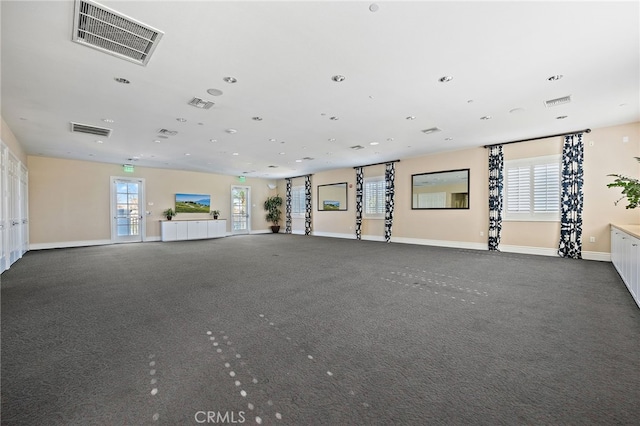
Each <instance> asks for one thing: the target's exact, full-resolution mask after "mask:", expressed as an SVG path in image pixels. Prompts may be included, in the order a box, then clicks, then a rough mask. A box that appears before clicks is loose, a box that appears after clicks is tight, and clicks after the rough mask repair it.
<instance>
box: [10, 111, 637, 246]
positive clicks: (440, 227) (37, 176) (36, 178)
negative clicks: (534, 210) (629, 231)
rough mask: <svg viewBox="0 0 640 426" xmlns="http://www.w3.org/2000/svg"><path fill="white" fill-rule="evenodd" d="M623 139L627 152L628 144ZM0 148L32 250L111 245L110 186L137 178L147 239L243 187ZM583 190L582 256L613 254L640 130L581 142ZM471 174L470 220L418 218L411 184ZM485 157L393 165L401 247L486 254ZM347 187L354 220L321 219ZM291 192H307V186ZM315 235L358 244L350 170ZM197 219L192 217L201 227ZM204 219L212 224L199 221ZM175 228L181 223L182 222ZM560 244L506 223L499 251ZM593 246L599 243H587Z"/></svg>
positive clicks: (378, 234)
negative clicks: (12, 168)
mask: <svg viewBox="0 0 640 426" xmlns="http://www.w3.org/2000/svg"><path fill="white" fill-rule="evenodd" d="M625 138H626V140H627V141H626V142H625V141H624V140H625ZM2 139H3V141H4V142H5V143H6V144H7V145H8V146H9V148H10V149H11V150H12V152H13V153H14V154H15V155H17V156H19V157H20V156H22V157H23V158H21V161H23V162H24V163H25V164H27V165H28V168H29V216H30V217H29V220H30V242H31V243H32V244H46V243H61V242H67V241H71V242H73V241H91V240H109V239H110V211H109V209H110V192H109V182H110V177H111V176H123V177H130V176H134V177H140V178H144V179H145V181H146V195H147V197H146V201H147V203H153V205H152V206H151V205H147V210H150V211H151V212H152V214H151V216H148V217H147V220H148V222H147V223H148V227H147V232H146V236H147V237H148V238H151V239H153V238H157V237H159V235H160V229H159V220H160V219H162V216H161V212H162V210H164V209H166V208H168V207H171V206H173V204H174V197H175V193H177V192H189V193H202V194H211V197H212V208H213V209H218V210H221V211H222V217H223V218H228V217H229V210H230V195H229V193H230V187H231V186H232V185H234V184H237V185H243V184H240V183H239V182H238V181H237V178H236V177H235V176H224V175H217V174H207V173H196V172H185V171H177V170H166V169H153V168H144V167H136V172H135V173H133V174H125V173H124V172H123V171H122V168H121V166H119V165H111V164H102V163H94V162H85V161H73V160H61V159H54V158H45V157H37V156H28V157H26V156H24V150H23V149H22V147H21V146H20V144H19V142H18V141H17V140H16V138H15V136H14V135H13V133H12V132H11V130H10V129H9V128H8V127H7V126H6V123H4V121H3V122H2ZM584 142H585V160H584V161H585V162H584V170H585V179H584V182H585V186H584V215H583V250H584V251H589V252H601V253H608V252H609V251H610V245H609V224H610V223H619V224H640V214H639V212H638V211H637V209H636V210H627V209H625V208H624V202H622V203H620V204H618V205H617V206H616V205H614V202H615V201H616V200H617V199H618V198H619V197H620V190H619V189H618V188H611V189H610V188H607V187H606V185H607V183H610V182H611V181H612V180H613V178H611V177H609V176H607V175H608V174H610V173H619V174H626V175H630V176H640V164H639V163H638V162H636V161H635V159H634V158H633V157H637V156H640V123H632V124H626V125H621V126H613V127H607V128H601V129H594V130H593V131H592V132H591V133H589V134H585V135H584ZM561 147H562V138H560V137H557V138H549V139H545V140H538V141H531V142H523V143H518V144H512V145H506V146H505V159H507V160H509V159H516V158H522V157H531V156H540V155H550V154H560V153H561ZM463 168H469V169H470V178H471V179H470V194H469V203H470V207H469V209H468V210H412V209H411V175H412V174H416V173H426V172H435V171H441V170H450V169H463ZM364 173H365V178H366V177H373V176H381V175H384V166H372V167H366V168H365V169H364ZM487 180H488V171H487V152H486V150H485V149H484V148H473V149H467V150H460V151H452V152H446V153H440V154H436V155H429V156H424V157H418V158H410V159H402V160H401V161H400V162H398V163H396V199H395V206H396V208H395V217H394V224H393V238H394V239H396V240H397V241H403V240H405V241H407V242H411V241H417V242H419V241H421V240H425V241H436V242H437V241H442V242H460V243H464V244H466V245H469V246H477V247H483V246H486V243H487V236H486V235H487V223H488V203H487V198H488V190H487ZM268 182H269V181H266V180H263V179H252V178H247V181H246V183H244V185H247V186H250V187H251V190H252V199H251V203H252V209H251V214H252V222H251V228H252V230H253V231H267V230H268V227H269V223H267V222H266V221H265V220H264V210H263V208H262V202H263V201H264V199H265V198H266V197H267V196H268V195H274V194H276V193H279V194H280V195H282V196H284V195H285V184H284V180H280V181H279V182H278V188H277V189H276V190H269V189H268V187H267V183H268ZM336 182H347V184H348V186H350V187H349V188H348V190H347V193H348V208H349V210H348V211H338V212H335V211H318V210H317V206H316V203H317V186H318V185H323V184H330V183H336ZM293 183H294V186H297V185H301V184H304V180H303V179H302V178H296V179H294V180H293ZM312 189H313V196H312V206H313V232H314V233H315V234H318V235H336V236H343V237H352V236H354V235H355V229H354V227H355V171H354V169H353V168H345V169H338V170H331V171H325V172H320V173H316V174H314V175H313V176H312ZM196 216H197V215H194V216H189V217H190V218H191V217H192V218H196ZM202 217H207V216H206V215H203V216H202ZM176 219H181V217H180V216H178V217H177V218H176ZM296 226H298V227H299V228H301V229H304V219H298V220H294V229H295V227H296ZM362 232H363V236H364V237H365V238H366V237H370V238H382V237H383V235H384V220H364V221H363V228H362ZM558 235H559V224H558V223H557V222H552V223H548V222H505V223H504V225H503V232H502V244H503V245H505V246H515V247H538V248H544V249H555V247H556V246H557V240H558ZM590 237H594V238H595V242H594V243H591V242H589V238H590Z"/></svg>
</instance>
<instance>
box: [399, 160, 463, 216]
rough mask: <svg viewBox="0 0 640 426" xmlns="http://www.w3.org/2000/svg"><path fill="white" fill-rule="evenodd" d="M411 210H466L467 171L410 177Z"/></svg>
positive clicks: (447, 171) (432, 173) (460, 170)
mask: <svg viewBox="0 0 640 426" xmlns="http://www.w3.org/2000/svg"><path fill="white" fill-rule="evenodd" d="M411 200H412V201H411V208H412V209H413V210H429V209H468V208H469V169H459V170H446V171H442V172H431V173H420V174H415V175H411Z"/></svg>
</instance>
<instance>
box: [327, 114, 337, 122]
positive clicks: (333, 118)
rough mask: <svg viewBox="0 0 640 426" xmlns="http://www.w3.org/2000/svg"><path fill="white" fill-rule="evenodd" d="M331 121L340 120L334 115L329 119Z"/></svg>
mask: <svg viewBox="0 0 640 426" xmlns="http://www.w3.org/2000/svg"><path fill="white" fill-rule="evenodd" d="M329 120H333V121H338V120H339V118H338V117H336V116H335V115H334V116H333V117H331V118H329Z"/></svg>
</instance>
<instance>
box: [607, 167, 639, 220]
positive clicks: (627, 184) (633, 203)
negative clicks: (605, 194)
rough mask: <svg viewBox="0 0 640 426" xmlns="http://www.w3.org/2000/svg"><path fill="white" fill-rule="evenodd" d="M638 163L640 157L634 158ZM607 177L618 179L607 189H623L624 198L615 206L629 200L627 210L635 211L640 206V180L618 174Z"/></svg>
mask: <svg viewBox="0 0 640 426" xmlns="http://www.w3.org/2000/svg"><path fill="white" fill-rule="evenodd" d="M634 158H635V159H636V160H637V161H638V162H640V157H634ZM607 176H613V177H615V178H616V180H614V181H613V182H612V183H610V184H608V185H607V188H614V187H618V188H622V197H620V199H618V200H617V201H616V202H615V204H616V205H618V203H619V202H620V201H621V200H624V199H625V198H626V199H627V206H626V207H625V208H627V209H635V208H637V207H638V204H640V180H638V179H635V178H632V177H629V176H625V175H618V174H610V175H607Z"/></svg>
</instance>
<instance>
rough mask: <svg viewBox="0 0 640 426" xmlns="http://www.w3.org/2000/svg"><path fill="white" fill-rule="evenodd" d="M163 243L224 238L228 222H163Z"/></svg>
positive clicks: (161, 223)
mask: <svg viewBox="0 0 640 426" xmlns="http://www.w3.org/2000/svg"><path fill="white" fill-rule="evenodd" d="M160 232H161V237H162V241H178V240H201V239H204V238H219V237H224V236H225V235H226V233H227V221H226V220H224V219H220V220H204V219H203V220H161V221H160Z"/></svg>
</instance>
